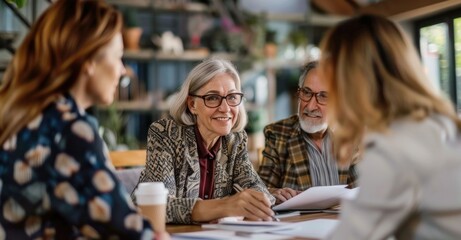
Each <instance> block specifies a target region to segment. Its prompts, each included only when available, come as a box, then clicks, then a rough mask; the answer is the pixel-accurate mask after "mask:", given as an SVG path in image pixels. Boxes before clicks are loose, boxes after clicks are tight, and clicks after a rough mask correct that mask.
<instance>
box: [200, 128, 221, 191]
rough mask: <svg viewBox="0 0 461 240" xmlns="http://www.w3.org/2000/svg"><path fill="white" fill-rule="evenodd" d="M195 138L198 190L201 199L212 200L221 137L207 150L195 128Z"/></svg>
mask: <svg viewBox="0 0 461 240" xmlns="http://www.w3.org/2000/svg"><path fill="white" fill-rule="evenodd" d="M195 138H196V141H197V149H198V158H199V162H200V190H199V197H200V198H201V199H212V198H213V190H214V173H215V162H216V161H215V159H216V154H217V153H218V151H219V149H220V148H221V137H220V138H219V139H218V141H216V143H215V144H214V145H213V147H212V148H211V149H210V150H208V149H207V147H206V145H205V141H204V140H203V138H202V135H200V132H199V130H198V128H197V126H195Z"/></svg>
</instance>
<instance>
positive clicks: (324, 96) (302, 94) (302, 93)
mask: <svg viewBox="0 0 461 240" xmlns="http://www.w3.org/2000/svg"><path fill="white" fill-rule="evenodd" d="M313 96H315V100H316V101H317V103H318V104H320V105H325V104H327V102H328V93H327V92H324V91H321V92H313V91H311V90H309V89H306V88H298V97H299V99H301V100H303V101H305V102H309V101H310V100H311V99H312V97H313Z"/></svg>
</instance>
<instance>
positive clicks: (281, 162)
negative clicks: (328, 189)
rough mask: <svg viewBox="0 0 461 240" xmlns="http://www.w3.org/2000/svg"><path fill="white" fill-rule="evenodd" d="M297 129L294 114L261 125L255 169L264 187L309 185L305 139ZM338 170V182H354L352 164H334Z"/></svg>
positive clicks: (300, 188) (354, 174)
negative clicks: (260, 152) (262, 142)
mask: <svg viewBox="0 0 461 240" xmlns="http://www.w3.org/2000/svg"><path fill="white" fill-rule="evenodd" d="M301 131H302V130H301V127H300V125H299V118H298V115H293V116H291V117H289V118H286V119H283V120H280V121H278V122H275V123H272V124H269V125H268V126H266V127H265V128H264V136H265V148H264V150H263V159H262V163H261V165H260V167H259V171H258V173H259V176H260V177H261V179H262V180H263V181H264V183H265V184H266V186H267V187H268V188H284V187H289V188H292V189H296V190H306V189H307V188H310V187H312V180H311V176H310V173H309V156H308V153H307V147H308V143H307V142H306V141H305V140H304V139H303V136H302V134H301ZM330 133H331V132H330ZM354 160H355V159H354ZM353 163H355V161H353ZM338 174H339V183H340V184H350V185H351V186H353V187H355V186H356V180H357V172H356V169H355V164H352V165H351V166H350V167H349V168H348V169H339V167H338Z"/></svg>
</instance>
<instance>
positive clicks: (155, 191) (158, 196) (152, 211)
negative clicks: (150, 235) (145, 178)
mask: <svg viewBox="0 0 461 240" xmlns="http://www.w3.org/2000/svg"><path fill="white" fill-rule="evenodd" d="M135 195H136V202H137V204H138V207H139V208H140V209H141V213H142V215H143V216H144V217H146V218H147V219H148V220H149V222H150V223H151V225H152V226H153V227H154V231H155V232H162V231H165V220H166V202H167V196H168V189H166V188H165V185H164V184H163V182H143V183H140V184H138V189H137V190H136V193H135Z"/></svg>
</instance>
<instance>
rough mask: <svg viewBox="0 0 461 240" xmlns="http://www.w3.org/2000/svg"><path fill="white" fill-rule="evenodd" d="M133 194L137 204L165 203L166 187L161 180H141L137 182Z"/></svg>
mask: <svg viewBox="0 0 461 240" xmlns="http://www.w3.org/2000/svg"><path fill="white" fill-rule="evenodd" d="M135 195H136V202H137V203H138V205H153V204H165V203H166V202H167V196H168V189H166V188H165V185H164V184H163V182H143V183H139V184H138V189H137V190H136V193H135Z"/></svg>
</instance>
